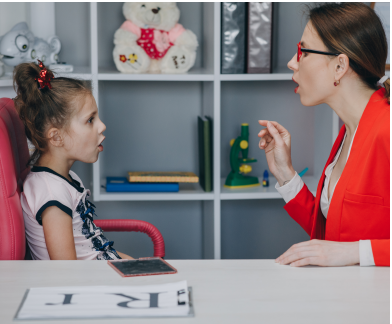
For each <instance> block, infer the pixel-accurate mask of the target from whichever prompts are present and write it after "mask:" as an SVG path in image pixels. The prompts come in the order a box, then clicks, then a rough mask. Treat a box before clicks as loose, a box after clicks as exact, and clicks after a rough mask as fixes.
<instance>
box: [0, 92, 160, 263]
mask: <svg viewBox="0 0 392 324" xmlns="http://www.w3.org/2000/svg"><path fill="white" fill-rule="evenodd" d="M29 157H30V156H29V150H28V147H27V140H26V135H25V132H24V126H23V123H22V121H21V120H20V119H19V116H18V114H17V112H16V110H15V107H14V102H13V101H12V100H11V99H9V98H1V99H0V260H23V259H25V257H26V237H25V227H24V221H23V213H22V207H21V204H20V193H21V190H22V184H23V181H24V179H25V178H26V176H27V174H28V173H29V171H30V168H29V167H27V166H26V164H27V161H28V160H29ZM94 223H95V224H96V225H97V226H99V227H101V228H102V229H103V230H104V231H108V232H142V233H146V234H147V235H148V236H149V237H150V238H151V239H152V242H153V244H154V256H159V257H162V258H163V257H164V256H165V242H164V241H163V237H162V235H161V233H160V232H159V230H158V229H157V228H156V227H155V226H153V225H151V224H150V223H147V222H144V221H140V220H134V219H110V220H109V219H107V220H96V221H94Z"/></svg>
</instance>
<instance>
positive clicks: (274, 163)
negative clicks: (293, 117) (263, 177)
mask: <svg viewBox="0 0 392 324" xmlns="http://www.w3.org/2000/svg"><path fill="white" fill-rule="evenodd" d="M259 124H260V125H261V126H266V127H267V128H264V129H262V130H261V131H260V133H259V134H258V136H259V137H260V138H261V139H260V142H259V147H260V149H262V150H264V151H265V156H266V158H267V162H268V167H269V169H270V171H271V173H272V174H273V175H274V176H275V178H276V180H278V183H279V185H280V186H282V185H283V183H284V182H285V181H287V180H291V179H292V178H293V177H294V176H295V171H294V169H293V166H292V163H291V135H290V133H289V132H288V131H287V130H286V129H285V128H284V127H283V126H282V125H280V124H278V123H277V122H271V121H268V120H259Z"/></svg>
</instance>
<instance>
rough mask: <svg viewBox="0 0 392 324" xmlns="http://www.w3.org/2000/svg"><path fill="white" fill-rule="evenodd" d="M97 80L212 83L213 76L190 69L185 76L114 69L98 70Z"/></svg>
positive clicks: (203, 71) (204, 70)
mask: <svg viewBox="0 0 392 324" xmlns="http://www.w3.org/2000/svg"><path fill="white" fill-rule="evenodd" d="M98 80H106V81H214V74H213V73H212V72H211V71H207V70H206V69H197V68H196V69H191V70H190V71H189V72H188V73H186V74H149V73H145V74H127V73H121V72H118V71H117V70H115V69H114V68H99V72H98Z"/></svg>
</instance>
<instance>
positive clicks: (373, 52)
mask: <svg viewBox="0 0 392 324" xmlns="http://www.w3.org/2000/svg"><path fill="white" fill-rule="evenodd" d="M309 20H310V22H311V23H312V25H313V27H314V28H315V29H316V31H317V33H318V35H319V36H320V38H321V40H322V41H323V42H324V45H325V46H326V47H327V48H328V51H330V52H334V53H343V54H346V55H347V56H348V58H349V61H350V67H351V68H352V69H353V70H354V72H355V73H356V74H358V76H359V77H360V78H361V80H362V81H363V82H364V83H365V84H366V85H367V86H368V87H369V88H371V89H375V90H376V89H377V88H378V86H377V81H378V80H379V79H380V78H382V77H383V76H384V74H385V62H386V60H387V54H388V43H387V39H386V36H385V31H384V28H383V26H382V23H381V21H380V18H379V17H378V16H377V14H376V13H375V12H374V10H373V9H371V8H370V7H369V6H367V5H365V4H363V3H359V2H342V3H327V4H322V5H318V6H316V7H314V8H309ZM384 87H385V90H386V94H385V97H386V98H387V99H388V102H389V97H390V82H389V79H388V80H387V81H385V82H384Z"/></svg>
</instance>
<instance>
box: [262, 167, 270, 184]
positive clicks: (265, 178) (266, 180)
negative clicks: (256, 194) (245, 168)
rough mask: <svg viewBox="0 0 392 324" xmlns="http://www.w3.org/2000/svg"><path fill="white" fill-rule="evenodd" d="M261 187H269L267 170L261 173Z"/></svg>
mask: <svg viewBox="0 0 392 324" xmlns="http://www.w3.org/2000/svg"><path fill="white" fill-rule="evenodd" d="M263 187H269V173H268V171H267V170H264V174H263Z"/></svg>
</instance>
